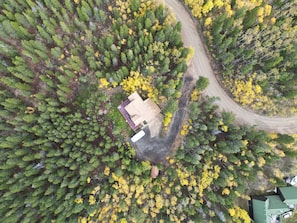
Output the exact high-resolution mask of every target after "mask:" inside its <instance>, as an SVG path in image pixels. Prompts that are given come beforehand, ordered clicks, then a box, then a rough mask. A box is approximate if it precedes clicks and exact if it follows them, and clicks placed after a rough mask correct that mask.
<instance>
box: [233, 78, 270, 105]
mask: <svg viewBox="0 0 297 223" xmlns="http://www.w3.org/2000/svg"><path fill="white" fill-rule="evenodd" d="M254 76H255V75H253V77H254ZM253 77H250V78H249V79H248V80H247V81H244V80H235V81H234V83H233V85H232V87H231V92H232V94H233V96H234V100H235V101H237V102H239V103H240V104H242V105H251V104H253V107H261V106H263V104H265V103H266V104H267V103H269V104H271V101H269V99H268V97H267V96H264V95H263V94H262V89H261V87H260V86H259V85H257V84H254V83H253V82H254V80H253Z"/></svg>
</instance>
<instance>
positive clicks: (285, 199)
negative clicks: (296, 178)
mask: <svg viewBox="0 0 297 223" xmlns="http://www.w3.org/2000/svg"><path fill="white" fill-rule="evenodd" d="M251 203H252V209H251V213H252V218H253V219H254V222H255V223H271V222H281V220H282V219H283V218H286V217H288V216H290V215H291V214H292V211H293V210H294V209H296V207H297V187H279V188H277V193H276V194H272V195H261V196H254V197H252V202H251Z"/></svg>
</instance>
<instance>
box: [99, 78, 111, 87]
mask: <svg viewBox="0 0 297 223" xmlns="http://www.w3.org/2000/svg"><path fill="white" fill-rule="evenodd" d="M108 86H109V82H108V81H107V79H106V78H100V79H99V88H101V89H102V88H107V87H108Z"/></svg>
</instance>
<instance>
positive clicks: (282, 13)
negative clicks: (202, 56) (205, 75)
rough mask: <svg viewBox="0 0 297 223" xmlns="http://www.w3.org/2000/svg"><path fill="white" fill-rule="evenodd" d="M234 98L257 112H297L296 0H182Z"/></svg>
mask: <svg viewBox="0 0 297 223" xmlns="http://www.w3.org/2000/svg"><path fill="white" fill-rule="evenodd" d="M184 3H185V4H186V5H187V6H188V7H189V8H190V9H191V12H192V15H193V16H194V17H196V18H197V20H198V22H199V25H200V27H201V29H202V30H203V35H204V37H205V40H206V42H207V44H208V46H209V49H210V51H211V53H212V56H213V57H214V59H215V60H216V61H217V62H218V64H219V65H218V67H217V68H216V69H217V73H218V75H219V76H220V78H221V83H222V84H223V85H224V86H225V88H226V90H227V91H228V92H229V94H230V95H232V96H233V98H234V100H235V101H237V102H238V103H239V104H241V105H242V106H244V107H246V108H248V109H252V110H254V111H256V112H257V113H259V114H264V115H271V116H295V115H296V107H297V88H296V86H297V75H296V68H297V63H296V57H297V42H296V40H297V29H296V25H297V20H296V15H297V10H296V8H297V2H296V1H295V0H288V1H280V0H260V1H255V0H236V1H233V0H226V1H222V0H184Z"/></svg>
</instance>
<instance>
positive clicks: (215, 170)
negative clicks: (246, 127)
mask: <svg viewBox="0 0 297 223" xmlns="http://www.w3.org/2000/svg"><path fill="white" fill-rule="evenodd" d="M220 171H221V168H220V166H218V165H215V166H212V164H211V162H209V163H206V164H205V165H204V167H203V171H202V176H201V178H200V180H199V183H198V193H199V196H200V197H202V196H203V191H204V189H206V188H208V187H209V186H210V185H211V183H212V182H213V180H215V179H217V178H218V177H219V174H220Z"/></svg>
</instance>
